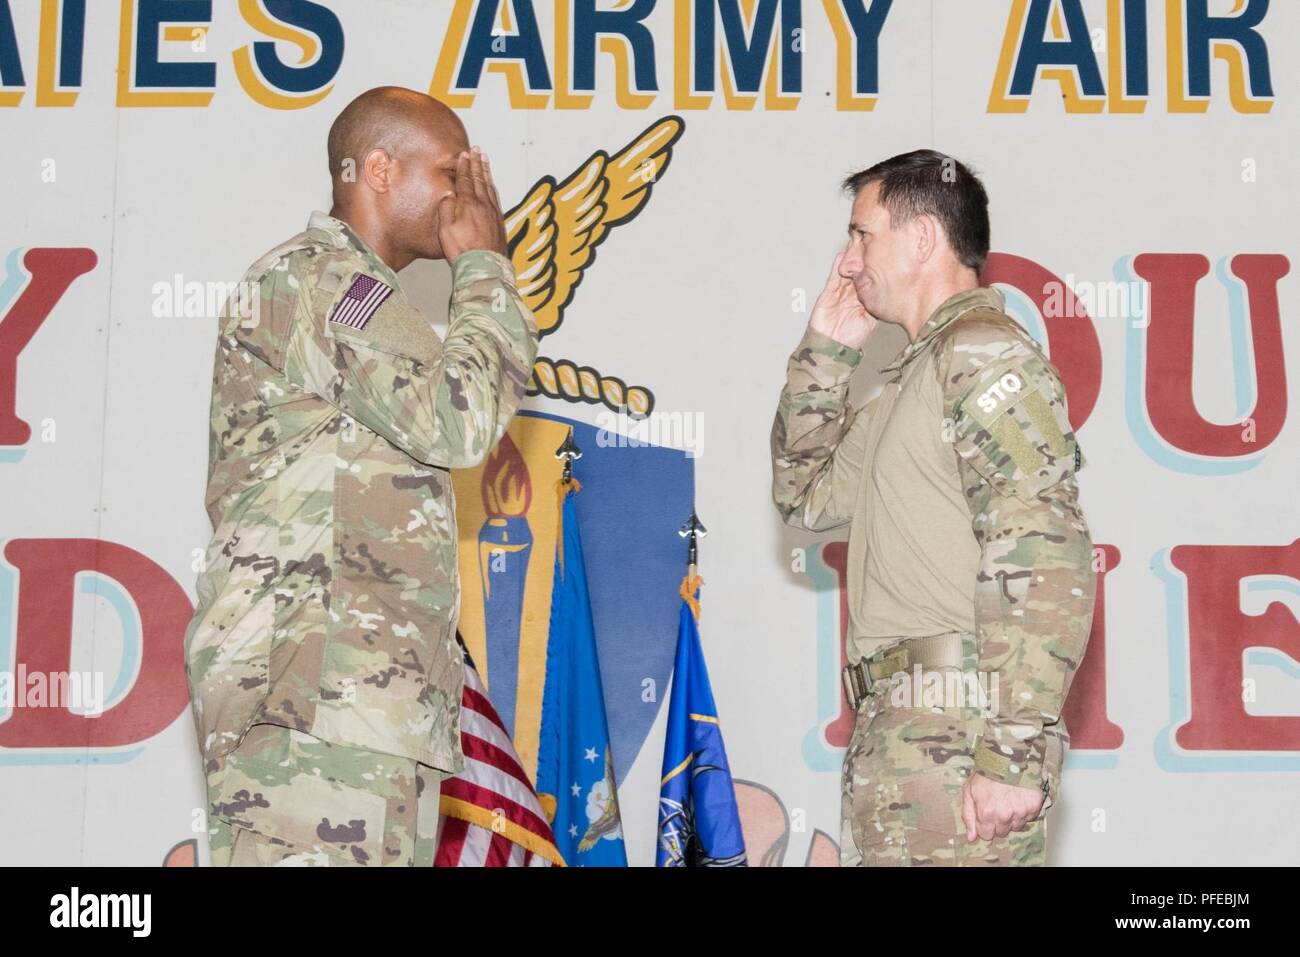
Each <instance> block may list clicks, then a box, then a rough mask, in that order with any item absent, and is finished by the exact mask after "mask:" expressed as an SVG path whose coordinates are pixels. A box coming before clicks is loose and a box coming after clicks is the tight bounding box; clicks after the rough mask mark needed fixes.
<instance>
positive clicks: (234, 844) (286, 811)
mask: <svg viewBox="0 0 1300 957" xmlns="http://www.w3.org/2000/svg"><path fill="white" fill-rule="evenodd" d="M205 771H206V774H207V790H208V805H209V807H208V845H209V848H210V849H211V854H212V865H213V866H214V867H229V866H233V867H240V866H252V867H258V866H305V867H357V866H363V867H364V866H370V867H375V866H382V865H396V866H408V867H409V866H420V867H431V866H432V865H433V857H434V850H435V848H436V846H437V836H438V834H437V831H438V799H439V793H440V790H441V786H442V779H443V778H444V777H445V776H446V775H445V774H444V773H443V772H442V771H440V770H438V769H436V768H431V767H429V766H427V765H423V764H420V763H419V762H416V761H413V760H411V759H410V758H400V757H396V756H395V755H391V754H379V753H376V752H374V751H366V750H362V749H359V748H349V747H345V746H343V745H338V744H330V743H328V742H325V741H321V740H319V739H317V738H314V737H312V736H311V735H307V734H303V733H301V732H299V731H294V730H292V729H290V728H284V727H281V726H280V725H275V724H255V725H253V726H252V727H251V728H249V730H248V733H247V734H245V735H244V739H243V741H241V742H240V744H239V747H238V748H237V749H236V750H234V751H232V752H230V753H229V754H227V755H225V756H223V757H220V758H215V759H212V760H210V761H209V762H208V764H207V767H206V768H205Z"/></svg>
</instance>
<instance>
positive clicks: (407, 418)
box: [286, 249, 538, 469]
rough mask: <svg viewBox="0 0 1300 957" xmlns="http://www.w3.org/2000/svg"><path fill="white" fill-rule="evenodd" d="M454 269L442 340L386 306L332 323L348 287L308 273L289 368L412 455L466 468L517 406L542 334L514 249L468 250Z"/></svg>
mask: <svg viewBox="0 0 1300 957" xmlns="http://www.w3.org/2000/svg"><path fill="white" fill-rule="evenodd" d="M451 269H452V282H453V289H452V296H451V306H450V316H449V319H448V324H447V333H446V337H445V338H444V339H443V340H442V341H441V342H440V343H439V342H438V337H437V334H436V333H435V332H434V331H433V329H432V328H427V329H425V330H420V331H419V333H418V335H413V334H412V332H411V331H410V329H409V328H408V329H404V330H397V331H396V332H395V331H394V330H392V329H391V328H386V327H385V326H384V318H383V317H384V315H385V314H384V313H382V312H378V313H376V314H375V320H377V321H371V322H369V323H367V324H366V327H365V328H362V329H350V328H343V327H339V328H330V329H328V330H327V328H326V325H327V323H329V322H330V320H329V316H328V313H329V311H330V308H331V305H332V304H334V303H337V301H338V299H339V295H338V294H339V292H340V291H342V290H341V289H339V290H332V289H330V288H326V289H324V291H323V292H322V291H321V290H318V289H313V288H312V283H311V282H305V283H303V284H302V288H301V290H300V299H299V309H298V311H297V315H296V318H295V321H294V323H293V327H292V329H291V331H290V338H289V343H288V346H287V349H286V354H287V358H286V374H287V375H288V377H289V379H290V381H291V382H294V384H296V385H299V386H301V387H303V388H305V389H308V390H310V391H312V392H314V393H316V394H317V395H319V396H321V397H322V398H324V399H325V400H326V401H327V402H329V403H331V404H332V405H334V406H336V407H337V408H338V409H339V410H340V411H342V412H344V413H345V414H347V415H349V416H351V417H352V418H353V419H355V420H356V421H357V422H359V423H361V424H362V425H364V426H365V427H366V428H368V429H371V430H372V431H374V432H377V433H378V434H380V435H382V436H383V437H384V438H386V439H387V440H388V441H389V442H391V443H392V444H393V445H395V446H397V447H398V448H400V449H402V450H403V451H405V452H406V453H407V454H408V455H410V456H411V457H412V458H414V459H416V460H418V461H420V462H424V463H426V464H428V465H433V466H437V467H440V468H447V469H461V468H473V467H474V466H476V465H478V464H479V463H480V462H482V461H483V460H484V459H485V458H486V457H487V455H488V453H489V452H490V451H491V450H492V447H493V446H494V445H495V444H496V443H497V441H498V440H499V439H500V438H501V436H502V434H503V433H504V432H505V430H506V426H507V425H508V424H509V422H510V419H511V417H512V416H514V414H515V411H516V410H517V409H518V408H519V405H520V403H521V402H522V401H523V397H524V392H525V389H526V387H527V384H528V379H529V376H530V375H531V373H532V365H533V360H534V359H535V358H536V356H537V342H538V336H537V323H536V320H535V318H534V316H533V314H532V312H531V310H530V309H529V308H528V306H527V305H526V304H525V303H524V301H523V299H522V298H521V297H520V295H519V291H518V289H516V287H515V275H514V270H513V267H512V266H511V263H510V261H509V260H508V259H506V258H505V257H504V256H501V255H499V254H497V253H495V252H491V251H489V250H482V249H476V250H470V251H468V252H465V253H462V254H461V255H460V256H457V257H456V259H455V260H454V261H453V262H452V264H451ZM291 274H292V271H291ZM344 282H346V279H344ZM425 325H427V324H425ZM399 332H400V334H398V333H399ZM421 337H423V338H421Z"/></svg>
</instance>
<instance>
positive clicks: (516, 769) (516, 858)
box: [433, 635, 564, 867]
mask: <svg viewBox="0 0 1300 957" xmlns="http://www.w3.org/2000/svg"><path fill="white" fill-rule="evenodd" d="M456 639H457V641H459V640H460V635H457V636H456ZM464 648H465V646H464V644H463V643H462V644H461V649H462V651H464ZM460 703H461V711H460V743H461V747H462V748H463V749H464V752H465V768H464V770H463V771H461V773H460V774H457V775H455V776H454V777H450V778H447V779H446V780H444V781H443V782H442V796H441V798H440V799H439V810H440V816H439V820H438V849H437V852H436V854H435V856H434V860H433V866H434V867H551V866H553V865H558V866H560V867H563V866H564V858H563V857H561V856H560V852H559V851H558V850H557V849H556V847H555V836H554V835H553V834H552V832H551V825H550V824H549V823H548V822H547V820H546V815H545V813H544V812H543V810H542V805H541V802H540V801H539V800H538V798H537V791H536V790H534V788H533V785H532V782H531V781H529V780H528V775H527V773H526V772H525V771H524V769H523V766H522V765H520V763H519V755H518V754H516V753H515V746H514V744H513V743H512V742H511V740H510V735H508V734H507V733H506V729H505V726H504V725H503V724H502V723H501V718H500V716H499V715H498V714H497V710H496V708H494V707H492V702H491V701H489V700H488V696H487V689H486V688H484V687H483V682H482V681H480V680H479V676H478V672H477V671H476V670H474V663H473V661H471V660H470V657H469V652H468V651H465V689H464V691H463V692H462V693H461V699H460Z"/></svg>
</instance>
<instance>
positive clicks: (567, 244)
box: [505, 116, 684, 336]
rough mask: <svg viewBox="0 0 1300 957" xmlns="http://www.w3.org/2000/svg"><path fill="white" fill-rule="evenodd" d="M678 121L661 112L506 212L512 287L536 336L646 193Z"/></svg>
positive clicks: (553, 324) (560, 316)
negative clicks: (617, 145) (614, 148)
mask: <svg viewBox="0 0 1300 957" xmlns="http://www.w3.org/2000/svg"><path fill="white" fill-rule="evenodd" d="M683 126H684V124H683V122H682V120H681V119H679V118H678V117H676V116H668V117H665V118H663V119H661V120H659V121H658V122H656V123H654V124H652V125H651V126H650V127H648V128H647V129H646V130H644V131H643V132H642V133H641V134H640V135H639V136H637V137H636V138H635V139H634V140H632V142H630V143H629V144H628V145H627V146H625V147H624V148H623V149H622V150H621V151H620V152H619V153H617V154H616V155H615V156H613V157H610V156H609V154H607V153H606V152H605V151H604V150H597V151H596V152H594V153H592V155H591V156H590V158H588V159H587V160H586V161H585V162H584V163H583V164H582V165H581V166H580V167H578V169H577V170H576V171H575V172H574V173H573V174H572V175H571V176H570V177H569V178H568V179H567V180H565V181H564V182H563V183H561V184H559V185H556V182H555V179H554V178H553V177H551V176H544V177H542V179H540V180H538V181H537V184H536V185H535V186H533V188H532V190H530V191H529V193H528V196H527V197H526V198H525V199H524V200H523V202H521V203H520V204H519V205H518V206H516V207H514V209H512V210H510V212H509V213H507V214H506V217H505V225H506V237H507V239H508V241H509V249H510V259H511V261H512V262H513V263H514V267H515V276H516V281H517V285H518V288H519V292H520V295H522V296H523V298H524V301H525V302H526V303H528V307H529V308H530V309H532V310H533V314H534V315H535V316H536V317H537V328H538V330H539V332H540V333H541V334H542V335H543V336H546V335H548V334H549V333H552V332H554V331H555V330H556V329H557V328H559V326H560V323H561V322H563V321H564V310H565V308H566V307H567V306H568V305H569V303H570V302H571V301H572V300H573V294H574V291H575V290H576V289H577V287H578V284H579V283H581V282H582V277H583V274H584V272H585V271H586V269H587V268H588V267H589V266H590V265H591V264H592V262H593V261H594V260H595V258H596V247H597V246H599V245H600V244H601V243H602V242H603V241H604V240H605V238H606V236H608V235H609V230H610V229H611V228H613V227H614V226H618V225H620V224H621V223H625V222H627V221H628V220H630V219H631V218H632V217H634V216H635V215H636V214H637V213H638V212H639V211H640V210H641V208H642V207H643V206H644V205H645V203H646V200H647V199H649V198H650V192H651V190H652V188H653V186H654V184H655V182H656V181H657V180H658V177H659V175H660V174H661V173H662V172H663V171H664V170H665V169H666V168H667V166H668V161H669V159H670V158H671V157H672V147H673V144H674V143H675V142H676V141H677V139H678V137H680V136H681V134H682V130H683Z"/></svg>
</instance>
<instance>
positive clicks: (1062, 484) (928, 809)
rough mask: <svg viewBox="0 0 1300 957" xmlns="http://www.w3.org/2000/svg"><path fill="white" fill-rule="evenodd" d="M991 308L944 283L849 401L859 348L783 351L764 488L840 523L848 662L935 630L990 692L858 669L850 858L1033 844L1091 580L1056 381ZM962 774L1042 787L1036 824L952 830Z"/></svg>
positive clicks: (953, 854)
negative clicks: (863, 395) (914, 683)
mask: <svg viewBox="0 0 1300 957" xmlns="http://www.w3.org/2000/svg"><path fill="white" fill-rule="evenodd" d="M1003 305H1004V303H1003V299H1002V296H1001V294H1000V293H998V292H997V291H996V290H993V289H988V288H977V289H972V290H967V291H965V292H962V293H958V294H957V295H955V296H953V297H951V298H950V299H948V300H947V301H946V302H945V303H943V304H942V305H941V306H940V307H939V308H938V309H937V310H936V311H935V313H934V315H933V316H931V317H930V319H929V320H928V321H927V322H926V324H925V326H924V327H923V328H922V329H921V330H920V332H919V334H918V335H917V338H916V339H915V341H913V342H910V343H908V344H907V346H906V347H904V349H903V350H902V351H901V352H900V353H899V355H898V357H897V358H896V359H895V360H894V361H893V362H892V363H890V364H889V365H888V366H886V367H885V369H884V370H882V371H883V372H884V373H885V374H886V375H887V376H889V378H888V380H887V382H886V383H885V386H884V388H883V390H882V392H881V394H880V395H879V396H877V397H876V398H873V399H872V400H871V401H870V402H868V403H867V404H866V406H865V408H863V409H862V410H855V409H854V408H853V407H852V406H851V405H850V404H849V402H848V383H849V379H850V377H851V376H852V374H853V371H854V369H855V368H856V367H857V365H858V363H859V361H860V360H861V358H862V352H861V351H860V350H857V349H851V348H848V347H846V346H843V345H841V344H839V343H837V342H835V341H833V340H831V339H830V338H828V337H827V336H825V335H822V334H821V333H819V332H817V331H816V330H814V329H812V328H809V329H808V330H807V332H806V333H805V335H804V338H803V341H802V342H801V343H800V345H799V347H798V348H797V349H796V350H795V352H794V354H793V355H792V356H791V357H790V362H789V366H788V370H787V382H786V386H785V389H784V391H783V392H782V395H781V400H780V404H779V406H778V409H777V414H776V421H775V422H774V424H773V427H772V463H773V498H774V500H775V502H776V505H777V508H778V509H779V510H780V512H781V514H782V516H783V517H784V518H785V520H786V522H787V523H788V524H791V525H794V526H796V527H802V528H806V529H810V530H823V529H827V528H834V527H836V526H840V525H844V524H849V525H850V532H849V560H848V569H849V573H848V577H847V587H848V592H849V594H848V599H849V601H848V604H849V615H850V622H849V641H848V649H847V651H848V658H849V661H850V662H855V661H858V660H860V659H862V658H864V657H872V656H876V657H879V656H880V655H883V654H887V653H889V652H891V651H895V650H897V649H899V648H901V647H903V646H905V645H906V644H907V642H908V640H909V639H913V638H920V637H922V636H929V635H936V636H949V637H950V639H951V640H952V641H955V642H958V643H959V646H960V648H961V654H962V660H963V667H964V668H965V669H966V673H967V674H968V675H970V677H972V678H974V677H976V676H977V675H982V676H983V677H984V678H985V681H986V682H987V684H988V687H989V688H990V689H996V695H995V697H994V698H993V703H994V704H995V705H996V709H995V711H994V712H993V713H991V714H987V715H986V714H985V713H984V712H983V711H982V710H981V709H980V707H979V706H978V704H977V703H976V702H969V701H968V702H965V704H966V706H965V707H959V706H957V705H959V704H962V702H958V701H949V700H943V701H942V702H941V703H940V705H939V706H938V707H916V706H915V704H914V698H913V697H912V696H911V695H910V694H909V695H904V696H902V697H903V701H902V702H901V703H899V702H897V701H895V700H893V699H894V697H895V696H893V695H891V694H890V693H889V687H888V682H884V683H882V682H880V681H877V682H876V683H875V684H873V685H872V687H871V689H870V691H871V693H870V694H869V695H868V696H867V697H866V698H865V699H864V700H863V701H862V702H861V704H860V706H859V709H858V715H857V721H856V724H855V729H854V732H853V737H852V741H851V742H850V745H849V748H848V751H847V752H846V755H845V764H844V773H843V805H842V821H841V824H842V827H841V833H842V841H841V859H842V862H843V863H846V864H857V863H867V864H928V863H949V864H972V863H974V864H978V863H1023V864H1040V863H1042V862H1043V859H1044V857H1043V840H1044V826H1045V822H1046V815H1047V811H1048V809H1049V808H1051V807H1052V806H1053V805H1054V803H1055V801H1056V796H1057V793H1058V788H1059V779H1060V773H1061V765H1062V762H1063V760H1064V756H1065V750H1066V747H1067V745H1068V743H1069V735H1068V733H1067V731H1066V728H1065V725H1064V722H1063V721H1062V720H1061V709H1062V705H1063V702H1064V700H1065V696H1066V694H1067V692H1068V691H1069V686H1070V682H1071V680H1072V678H1073V676H1074V673H1075V671H1076V669H1077V668H1078V665H1079V662H1080V661H1081V659H1082V657H1083V653H1084V650H1085V648H1086V646H1087V641H1088V636H1089V633H1090V630H1091V624H1092V608H1093V598H1094V594H1095V588H1096V584H1095V575H1094V572H1093V570H1092V540H1091V536H1090V533H1089V530H1088V526H1087V523H1086V521H1085V519H1084V516H1083V512H1082V510H1081V509H1080V507H1079V503H1078V483H1077V480H1076V478H1075V473H1076V472H1077V471H1078V470H1079V469H1080V468H1082V467H1083V466H1084V465H1085V464H1086V460H1085V459H1084V458H1083V454H1082V451H1081V450H1080V449H1079V446H1078V443H1077V441H1076V439H1075V436H1074V431H1073V429H1072V428H1071V426H1070V423H1069V419H1068V417H1067V411H1066V400H1065V390H1064V387H1063V385H1062V384H1061V380H1060V375H1059V373H1058V372H1057V370H1056V368H1055V367H1054V366H1053V365H1052V364H1051V362H1049V361H1048V360H1047V358H1046V357H1045V356H1044V355H1043V353H1042V351H1041V349H1040V348H1039V346H1038V344H1037V343H1036V342H1034V340H1033V339H1032V338H1031V337H1030V336H1029V335H1028V334H1027V333H1026V332H1025V331H1024V330H1023V329H1022V328H1021V327H1020V326H1019V324H1017V323H1016V322H1015V320H1013V319H1011V318H1010V317H1009V316H1007V315H1006V314H1005V312H1004V310H1003ZM994 681H996V685H994V684H993V682H994ZM976 770H978V771H979V772H980V773H982V774H984V775H986V776H988V777H990V778H992V779H994V780H997V781H1001V782H1003V783H1006V784H1014V785H1019V786H1022V787H1030V788H1038V789H1042V790H1043V791H1044V792H1045V799H1044V803H1043V808H1042V810H1041V811H1040V813H1039V815H1038V818H1037V819H1036V821H1035V822H1034V823H1033V824H1032V825H1031V826H1029V827H1028V828H1027V829H1026V830H1024V831H1020V832H1016V831H1013V832H1011V834H1010V835H1009V837H1007V838H1003V839H1001V840H999V839H994V840H992V841H987V842H986V841H979V842H977V843H973V844H967V842H966V838H965V829H964V826H963V825H962V821H961V803H960V795H961V785H962V783H963V782H964V781H965V779H966V778H967V776H968V775H969V774H970V773H972V772H973V771H976Z"/></svg>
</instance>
